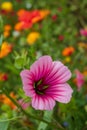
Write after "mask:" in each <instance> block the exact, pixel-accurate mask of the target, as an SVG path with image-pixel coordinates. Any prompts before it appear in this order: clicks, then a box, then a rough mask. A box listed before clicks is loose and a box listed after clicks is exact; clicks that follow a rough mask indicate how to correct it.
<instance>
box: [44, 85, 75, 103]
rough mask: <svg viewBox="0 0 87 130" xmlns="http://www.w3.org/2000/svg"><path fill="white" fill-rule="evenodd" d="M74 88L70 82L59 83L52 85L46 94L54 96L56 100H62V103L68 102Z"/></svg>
mask: <svg viewBox="0 0 87 130" xmlns="http://www.w3.org/2000/svg"><path fill="white" fill-rule="evenodd" d="M72 92H73V90H72V88H71V87H70V86H69V84H67V83H65V84H59V85H55V86H51V87H49V88H48V89H47V90H46V92H45V93H46V95H49V96H51V95H52V97H53V98H54V100H56V101H59V102H62V103H68V102H69V101H70V99H71V97H72Z"/></svg>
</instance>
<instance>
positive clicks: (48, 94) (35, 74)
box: [20, 56, 73, 110]
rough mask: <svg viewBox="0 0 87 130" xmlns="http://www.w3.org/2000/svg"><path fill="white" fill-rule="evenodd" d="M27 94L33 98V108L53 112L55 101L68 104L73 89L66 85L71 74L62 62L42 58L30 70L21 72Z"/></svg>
mask: <svg viewBox="0 0 87 130" xmlns="http://www.w3.org/2000/svg"><path fill="white" fill-rule="evenodd" d="M20 75H21V78H22V82H23V89H24V91H25V94H26V95H27V96H29V97H32V107H34V108H35V109H39V110H52V109H53V107H54V106H55V101H58V102H62V103H68V102H69V101H70V99H71V96H72V92H73V90H72V88H71V87H70V86H69V84H68V83H66V81H67V80H69V79H70V77H71V72H70V71H69V69H68V68H67V67H66V66H64V65H63V64H62V63H61V62H60V61H52V59H51V57H50V56H42V57H40V58H39V59H38V60H37V61H36V62H35V63H33V64H32V66H31V67H30V70H23V71H22V72H21V74H20Z"/></svg>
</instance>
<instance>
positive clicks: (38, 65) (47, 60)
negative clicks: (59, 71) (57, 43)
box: [30, 56, 52, 81]
mask: <svg viewBox="0 0 87 130" xmlns="http://www.w3.org/2000/svg"><path fill="white" fill-rule="evenodd" d="M51 66H52V59H51V57H50V56H42V57H41V58H39V59H38V60H37V61H36V62H35V63H34V64H33V65H32V66H31V67H30V71H31V72H32V73H33V75H34V77H35V81H37V80H39V79H41V78H42V77H44V76H45V75H47V74H48V73H49V71H50V70H51Z"/></svg>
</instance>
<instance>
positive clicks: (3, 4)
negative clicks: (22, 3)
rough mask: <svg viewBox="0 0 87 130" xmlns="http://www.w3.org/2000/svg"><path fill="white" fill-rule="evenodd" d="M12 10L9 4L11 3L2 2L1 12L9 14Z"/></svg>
mask: <svg viewBox="0 0 87 130" xmlns="http://www.w3.org/2000/svg"><path fill="white" fill-rule="evenodd" d="M12 8H13V6H12V3H11V2H3V3H2V4H1V9H2V10H5V11H8V12H11V11H12Z"/></svg>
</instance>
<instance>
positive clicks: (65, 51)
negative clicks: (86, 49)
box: [62, 46, 75, 56]
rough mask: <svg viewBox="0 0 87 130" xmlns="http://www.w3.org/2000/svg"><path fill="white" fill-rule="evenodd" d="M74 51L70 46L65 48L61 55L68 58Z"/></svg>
mask: <svg viewBox="0 0 87 130" xmlns="http://www.w3.org/2000/svg"><path fill="white" fill-rule="evenodd" d="M74 51H75V49H74V48H73V47H72V46H70V47H66V48H65V49H64V50H63V51H62V55H63V56H70V55H71V54H72V53H73V52H74Z"/></svg>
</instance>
